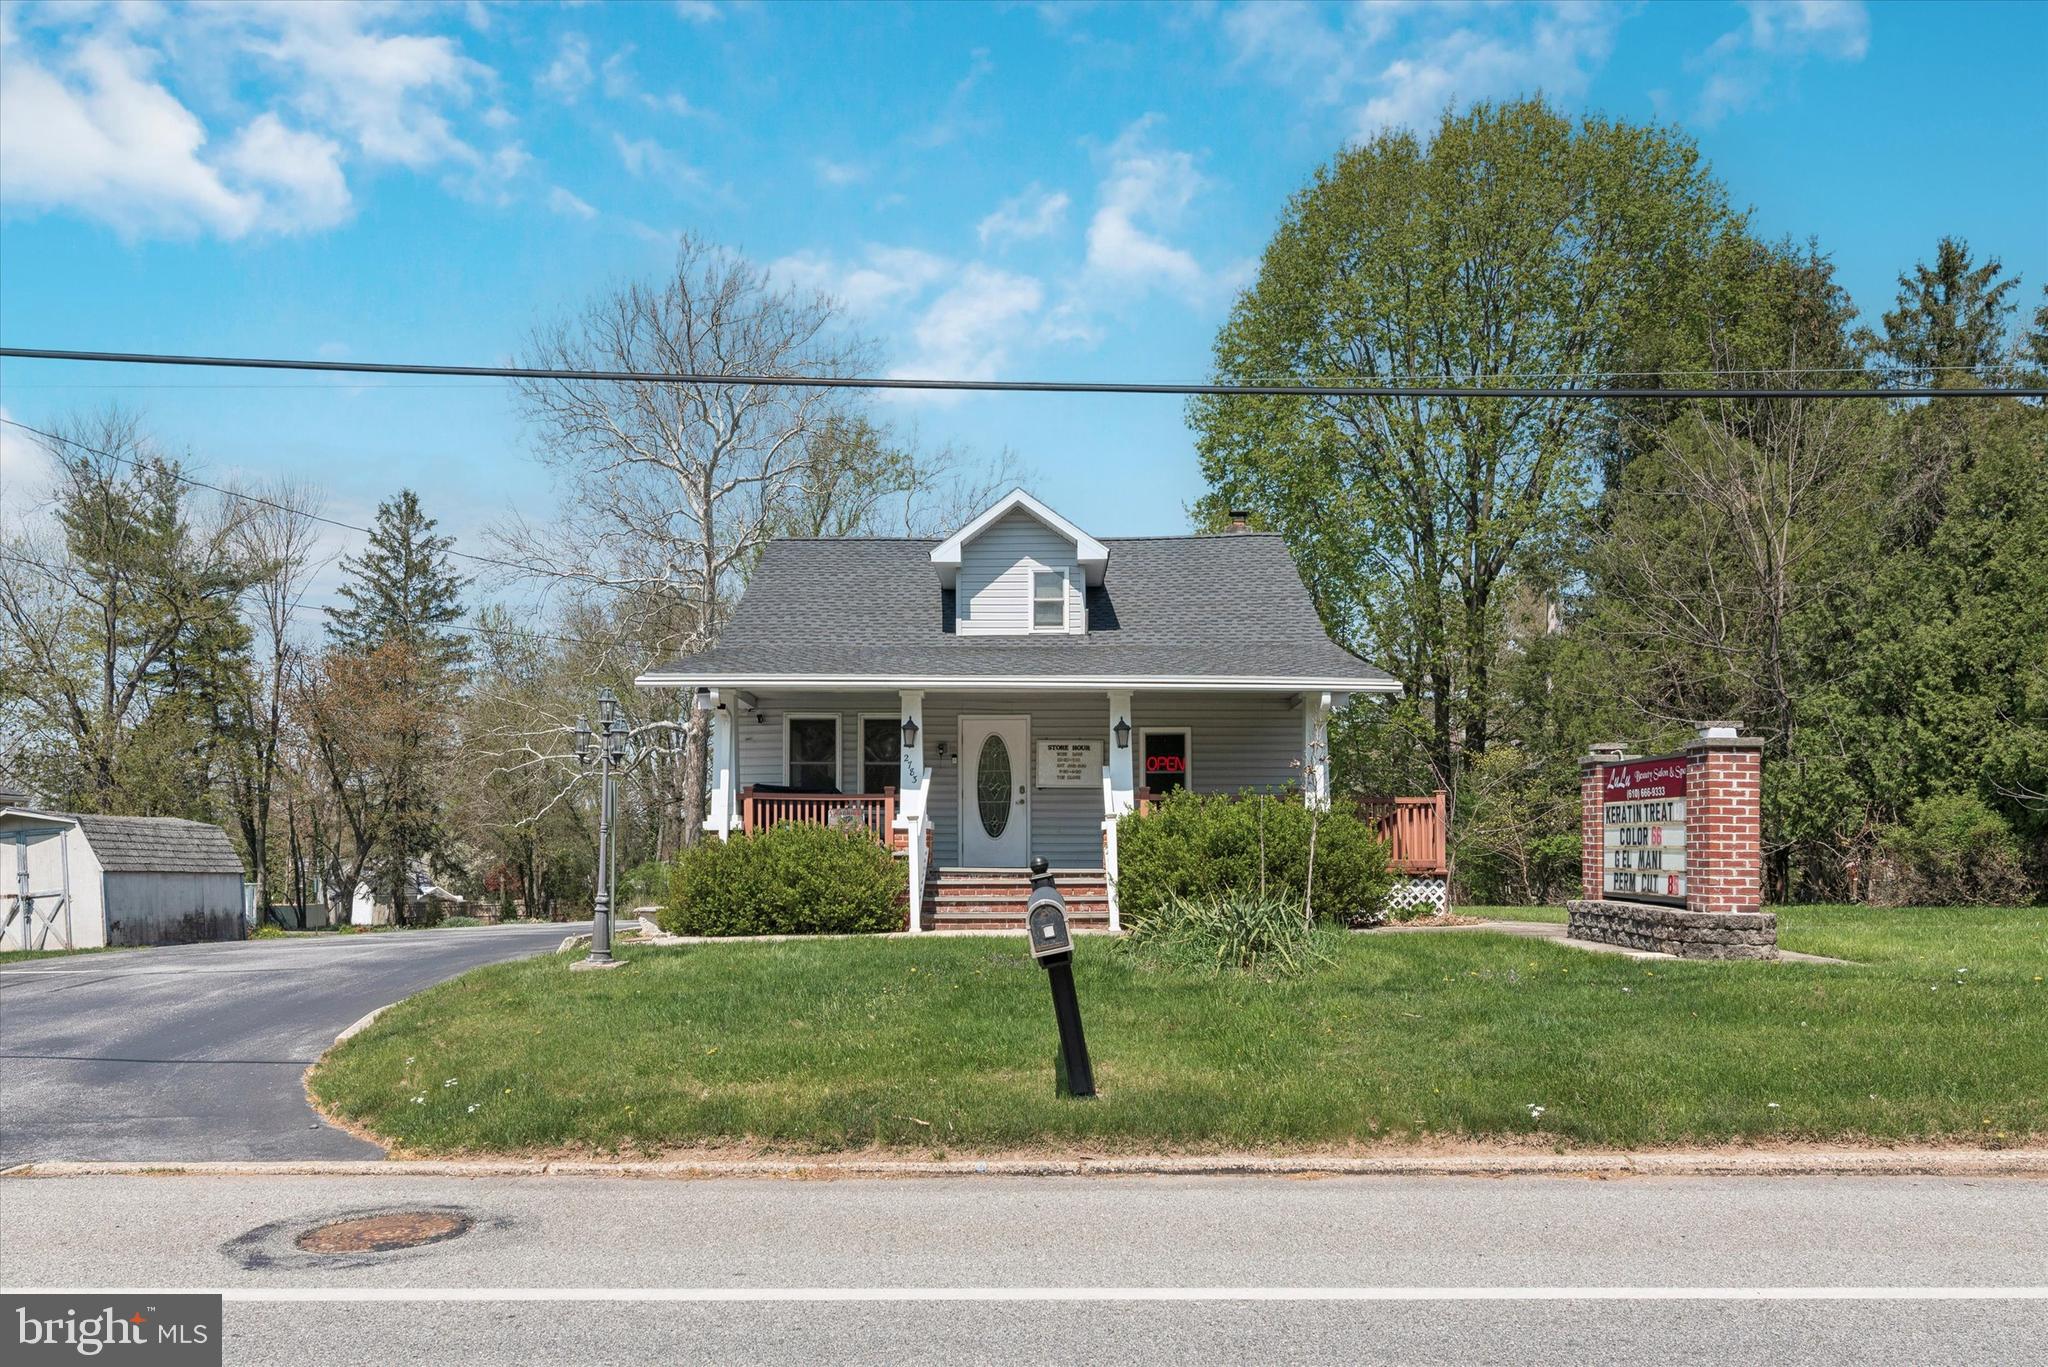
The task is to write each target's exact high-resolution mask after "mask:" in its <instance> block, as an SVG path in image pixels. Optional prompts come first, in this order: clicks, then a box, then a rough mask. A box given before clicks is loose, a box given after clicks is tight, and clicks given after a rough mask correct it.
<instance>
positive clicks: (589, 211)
mask: <svg viewBox="0 0 2048 1367" xmlns="http://www.w3.org/2000/svg"><path fill="white" fill-rule="evenodd" d="M548 208H549V209H550V210H552V211H553V212H555V213H558V214H560V215H561V216H562V217H563V218H580V219H585V220H589V219H593V218H596V217H597V210H595V209H593V208H591V207H590V205H588V204H586V203H584V202H583V201H582V200H580V199H578V198H577V197H576V196H575V195H573V194H571V193H569V192H568V191H567V190H564V189H563V188H562V187H561V186H559V185H556V186H554V187H552V188H550V189H549V190H548Z"/></svg>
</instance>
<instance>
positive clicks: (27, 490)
mask: <svg viewBox="0 0 2048 1367" xmlns="http://www.w3.org/2000/svg"><path fill="white" fill-rule="evenodd" d="M12 417H13V414H11V413H9V412H8V411H7V410H6V408H4V407H0V419H11V418H12ZM56 473H57V463H56V462H55V461H54V460H52V459H51V458H50V453H49V451H48V450H47V449H46V448H45V447H44V446H43V444H42V443H41V442H39V441H37V440H36V439H35V438H33V437H31V436H30V435H29V434H28V433H26V432H24V431H22V430H21V429H20V428H19V427H9V426H7V425H6V423H5V422H0V514H6V515H7V516H10V517H12V516H15V515H18V514H22V513H26V512H27V511H28V507H29V505H30V504H31V503H32V502H34V501H36V500H39V499H41V498H42V497H43V496H44V495H46V494H47V493H49V492H50V490H51V488H52V487H53V486H54V483H55V478H56Z"/></svg>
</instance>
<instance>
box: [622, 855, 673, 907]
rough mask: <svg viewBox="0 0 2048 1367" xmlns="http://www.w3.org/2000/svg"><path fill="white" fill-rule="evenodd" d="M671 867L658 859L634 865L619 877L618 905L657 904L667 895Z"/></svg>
mask: <svg viewBox="0 0 2048 1367" xmlns="http://www.w3.org/2000/svg"><path fill="white" fill-rule="evenodd" d="M670 872H671V866H670V865H667V864H664V863H662V862H661V861H660V860H659V859H649V860H647V861H646V862H644V863H640V864H635V865H634V866H633V867H632V868H630V869H627V870H626V871H625V872H624V873H622V874H620V875H619V904H620V905H621V906H627V907H637V906H645V905H647V904H648V903H651V902H659V901H660V900H661V899H662V898H663V897H664V896H666V895H667V894H668V880H669V874H670Z"/></svg>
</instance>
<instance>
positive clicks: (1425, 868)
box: [1357, 788, 1450, 877]
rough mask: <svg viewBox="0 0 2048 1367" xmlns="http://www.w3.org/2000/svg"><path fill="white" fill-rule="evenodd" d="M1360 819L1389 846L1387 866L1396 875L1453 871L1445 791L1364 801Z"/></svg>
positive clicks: (1437, 874) (1359, 803) (1359, 801)
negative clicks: (1446, 847) (1447, 843)
mask: <svg viewBox="0 0 2048 1367" xmlns="http://www.w3.org/2000/svg"><path fill="white" fill-rule="evenodd" d="M1357 803H1358V815H1359V817H1360V818H1361V819H1363V820H1365V821H1367V822H1370V823H1371V824H1372V826H1373V828H1374V829H1375V830H1377V831H1378V832H1379V833H1380V839H1381V840H1383V841H1385V842H1386V845H1387V864H1388V866H1389V867H1390V868H1392V869H1393V870H1394V871H1395V872H1396V873H1410V874H1433V875H1436V876H1438V877H1441V876H1442V875H1444V874H1445V873H1447V872H1449V871H1450V865H1449V862H1448V860H1447V859H1446V857H1445V850H1444V840H1445V837H1446V835H1447V834H1448V832H1449V830H1450V821H1449V812H1448V810H1447V808H1448V805H1449V804H1448V803H1447V802H1446V800H1445V795H1444V791H1443V789H1441V788H1439V789H1437V790H1436V791H1435V792H1434V793H1430V794H1429V795H1427V796H1425V797H1361V798H1359V799H1357Z"/></svg>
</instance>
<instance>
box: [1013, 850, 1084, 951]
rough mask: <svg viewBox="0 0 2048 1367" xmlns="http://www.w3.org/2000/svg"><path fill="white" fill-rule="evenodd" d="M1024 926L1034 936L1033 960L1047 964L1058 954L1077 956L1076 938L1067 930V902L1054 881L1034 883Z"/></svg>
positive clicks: (1032, 938)
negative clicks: (1075, 948) (1054, 884)
mask: <svg viewBox="0 0 2048 1367" xmlns="http://www.w3.org/2000/svg"><path fill="white" fill-rule="evenodd" d="M1040 862H1043V861H1040ZM1024 924H1025V926H1026V927H1027V928H1028V929H1029V930H1030V932H1031V957H1032V958H1034V959H1038V960H1041V961H1043V960H1045V959H1048V958H1050V957H1052V956H1053V955H1055V954H1072V953H1073V952H1074V936H1073V933H1072V932H1071V931H1069V930H1068V929H1067V899H1066V898H1064V897H1062V896H1060V890H1059V889H1058V888H1056V887H1054V886H1053V885H1052V880H1051V879H1049V878H1048V879H1046V880H1045V881H1044V882H1038V881H1035V880H1034V881H1033V883H1032V885H1031V900H1030V902H1028V903H1027V904H1026V906H1025V911H1024Z"/></svg>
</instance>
